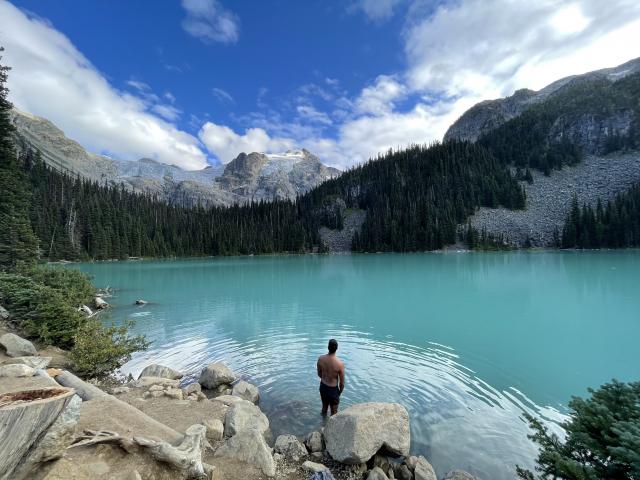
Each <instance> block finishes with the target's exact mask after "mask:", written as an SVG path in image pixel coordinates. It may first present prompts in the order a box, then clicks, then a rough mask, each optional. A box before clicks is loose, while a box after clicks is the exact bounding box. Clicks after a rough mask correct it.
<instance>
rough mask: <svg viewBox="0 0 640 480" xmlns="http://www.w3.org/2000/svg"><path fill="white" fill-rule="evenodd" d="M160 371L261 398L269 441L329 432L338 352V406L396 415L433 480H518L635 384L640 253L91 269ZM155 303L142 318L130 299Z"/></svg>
mask: <svg viewBox="0 0 640 480" xmlns="http://www.w3.org/2000/svg"><path fill="white" fill-rule="evenodd" d="M78 268H80V269H82V270H83V271H85V272H88V273H89V274H91V275H93V276H94V277H95V284H96V285H98V286H102V287H104V286H111V287H113V288H115V289H117V291H116V295H115V297H113V298H112V299H111V300H110V301H111V303H113V304H114V305H115V306H116V307H115V309H114V310H113V311H112V316H113V318H114V319H115V320H116V321H118V320H121V319H123V318H125V317H128V318H133V319H135V320H136V321H137V325H136V329H137V331H139V332H141V333H144V334H145V335H146V336H147V337H148V339H149V340H151V341H153V345H152V347H151V348H150V349H149V350H148V351H147V352H144V353H141V354H137V355H135V357H134V358H133V359H132V360H131V361H130V362H129V363H128V364H127V365H126V366H125V367H124V369H123V370H124V372H125V373H132V374H134V375H137V374H138V373H139V372H140V371H141V370H142V368H143V367H144V366H145V365H147V364H149V363H152V362H157V363H162V364H166V365H169V366H171V367H174V368H176V369H178V370H181V371H183V372H187V373H188V374H189V375H190V377H191V378H193V377H195V376H197V375H198V374H199V372H200V370H201V369H202V367H203V366H204V365H206V364H208V363H210V362H213V361H217V360H222V361H224V362H225V363H226V364H228V365H229V366H230V367H231V368H232V369H233V370H235V371H237V372H239V373H240V374H241V375H242V377H244V378H246V379H248V380H250V381H252V382H254V383H256V384H257V385H258V386H259V387H260V390H261V394H262V402H261V406H262V408H263V410H264V411H265V412H266V413H267V414H268V416H269V418H270V420H271V424H272V429H273V431H274V435H277V434H279V433H284V432H288V433H295V434H299V435H301V434H304V433H307V432H309V431H311V430H312V429H313V428H314V427H317V426H319V425H320V424H321V417H320V416H319V410H320V402H319V398H318V378H317V377H316V373H315V362H316V359H317V356H318V355H319V354H322V353H324V352H325V349H326V343H327V340H328V339H329V338H331V337H335V338H336V339H338V341H339V342H340V349H339V352H338V353H339V355H340V356H341V358H343V360H344V361H345V363H346V369H347V382H346V385H347V386H346V390H345V392H344V395H343V398H342V405H341V406H343V407H344V406H347V405H350V404H353V403H357V402H364V401H392V402H399V403H402V404H403V405H405V406H406V407H407V408H408V410H409V413H410V416H411V436H412V451H413V452H414V453H416V454H423V455H425V456H426V457H427V458H428V459H430V460H431V461H432V463H433V465H434V467H435V469H436V471H437V473H438V475H439V476H441V475H443V474H444V473H445V472H446V471H448V470H449V469H452V468H462V469H465V470H468V471H470V472H472V473H474V474H476V475H478V476H479V477H480V478H482V479H484V480H500V479H511V478H514V476H515V475H514V471H515V465H516V464H520V465H523V466H528V467H531V466H532V464H533V463H532V462H533V459H534V458H535V454H536V449H535V447H534V446H533V445H532V443H531V442H530V441H529V440H528V439H527V433H528V429H527V427H526V424H525V422H524V421H523V420H522V413H523V412H529V413H532V414H535V415H537V416H539V417H540V418H543V419H545V421H547V422H548V423H549V424H550V425H551V427H552V428H555V429H556V430H558V427H557V426H554V425H556V424H557V422H559V421H562V419H563V414H564V413H566V405H567V402H568V401H569V399H570V397H571V395H574V394H580V395H583V394H585V393H586V388H587V387H590V386H598V385H600V384H602V383H603V382H605V381H608V380H610V379H611V378H613V377H615V378H618V379H620V380H631V379H638V378H640V349H638V348H637V342H638V339H639V338H640V294H639V290H638V285H639V284H640V252H638V251H626V252H593V253H578V252H565V253H559V252H538V253H496V254H492V253H477V254H470V253H447V254H407V255H400V254H389V255H344V256H290V257H289V256H283V257H245V258H220V259H197V260H176V261H153V262H151V261H149V262H147V261H145V262H119V263H99V264H82V265H79V266H78ZM138 298H143V299H145V300H148V301H149V302H151V303H150V304H148V305H144V306H134V305H133V303H134V301H135V300H136V299H138Z"/></svg>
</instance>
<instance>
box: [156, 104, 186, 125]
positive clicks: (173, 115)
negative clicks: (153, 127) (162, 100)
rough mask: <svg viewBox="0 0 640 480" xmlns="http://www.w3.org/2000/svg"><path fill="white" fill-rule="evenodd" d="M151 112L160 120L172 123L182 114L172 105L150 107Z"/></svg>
mask: <svg viewBox="0 0 640 480" xmlns="http://www.w3.org/2000/svg"><path fill="white" fill-rule="evenodd" d="M151 111H153V112H155V113H157V114H158V115H160V116H161V117H162V118H165V119H167V120H169V121H170V122H174V121H176V120H178V118H180V115H181V114H182V110H180V109H179V108H176V107H174V106H173V105H166V104H158V105H154V106H153V107H151Z"/></svg>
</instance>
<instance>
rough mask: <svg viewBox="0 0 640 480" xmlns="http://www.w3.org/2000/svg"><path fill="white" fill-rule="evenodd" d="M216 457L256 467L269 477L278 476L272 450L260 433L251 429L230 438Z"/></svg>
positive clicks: (219, 449) (217, 451)
mask: <svg viewBox="0 0 640 480" xmlns="http://www.w3.org/2000/svg"><path fill="white" fill-rule="evenodd" d="M214 456H216V457H227V458H233V459H235V460H239V461H241V462H245V463H248V464H250V465H254V466H256V467H258V468H260V469H261V470H262V472H263V473H264V474H265V475H266V476H267V477H273V476H275V474H276V464H275V461H274V460H273V455H272V454H271V449H270V448H269V446H268V445H267V442H265V440H264V437H263V436H262V433H260V431H258V430H256V429H253V428H250V429H247V430H243V431H241V432H238V433H237V434H236V435H234V436H233V437H231V438H228V439H227V440H226V441H225V442H224V443H223V444H222V445H221V446H220V447H219V448H218V449H217V450H216V453H215V455H214Z"/></svg>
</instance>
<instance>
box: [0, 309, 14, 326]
mask: <svg viewBox="0 0 640 480" xmlns="http://www.w3.org/2000/svg"><path fill="white" fill-rule="evenodd" d="M10 316H11V315H9V312H8V311H7V309H6V308H4V307H3V306H2V305H0V321H2V322H6V321H7V320H9V317H10Z"/></svg>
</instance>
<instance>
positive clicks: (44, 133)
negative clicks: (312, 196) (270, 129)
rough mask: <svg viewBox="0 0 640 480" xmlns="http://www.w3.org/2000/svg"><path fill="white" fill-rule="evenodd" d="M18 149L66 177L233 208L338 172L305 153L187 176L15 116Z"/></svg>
mask: <svg viewBox="0 0 640 480" xmlns="http://www.w3.org/2000/svg"><path fill="white" fill-rule="evenodd" d="M10 115H11V120H12V122H13V124H14V125H15V126H16V130H17V136H18V142H17V143H18V147H19V148H21V149H25V148H27V146H31V147H32V148H36V149H37V150H38V151H40V153H41V154H42V158H43V160H44V161H45V162H46V163H48V164H49V165H51V166H52V167H54V168H56V169H57V170H61V171H64V172H69V173H72V174H80V175H81V176H83V177H86V178H89V179H91V180H96V181H99V182H100V183H105V182H106V183H108V184H111V185H115V184H122V185H124V186H125V187H126V188H127V189H130V190H134V191H138V192H148V193H151V194H153V195H157V196H159V197H160V198H163V199H164V200H166V201H167V202H170V203H177V204H180V205H187V206H190V205H196V204H203V205H232V204H235V203H246V202H249V201H251V200H271V199H273V198H290V199H293V198H295V196H296V195H298V194H300V193H304V192H306V191H308V190H309V189H311V188H313V187H314V186H316V185H318V184H319V183H321V182H323V181H324V180H326V179H328V178H331V177H333V176H336V175H339V174H340V171H339V170H336V169H334V168H330V167H327V166H325V165H323V164H322V163H321V162H320V161H319V160H318V158H317V157H315V156H314V155H312V154H311V153H309V152H308V151H306V150H302V151H292V152H286V153H284V154H280V155H271V154H262V153H250V154H245V153H242V154H240V155H239V156H238V157H237V158H236V159H235V160H233V161H232V162H230V163H229V164H228V165H226V166H225V165H210V166H208V167H206V168H204V169H202V170H193V171H187V170H183V169H182V168H180V167H177V166H175V165H167V164H164V163H160V162H158V161H156V160H153V159H150V158H142V159H140V160H137V161H126V160H117V159H111V158H108V157H105V156H101V155H94V154H92V153H89V152H87V151H86V150H85V149H84V148H83V147H82V146H81V145H79V144H78V143H77V142H75V141H73V140H71V139H69V138H67V137H66V135H65V134H64V132H63V131H62V130H60V129H59V128H58V127H56V126H55V125H54V124H53V123H51V122H50V121H49V120H47V119H44V118H41V117H37V116H35V115H31V114H28V113H25V112H21V111H19V110H17V109H13V110H12V111H11V114H10Z"/></svg>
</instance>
